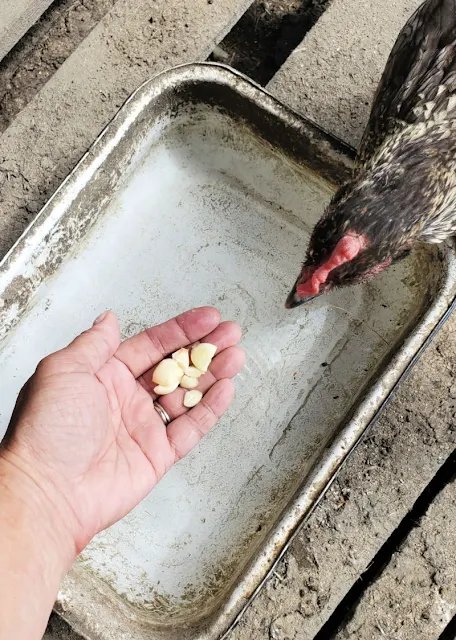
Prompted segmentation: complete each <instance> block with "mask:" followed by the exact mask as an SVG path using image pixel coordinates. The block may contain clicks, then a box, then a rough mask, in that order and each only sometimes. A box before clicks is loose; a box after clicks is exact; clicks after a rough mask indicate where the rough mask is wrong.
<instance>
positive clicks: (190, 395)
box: [184, 389, 203, 409]
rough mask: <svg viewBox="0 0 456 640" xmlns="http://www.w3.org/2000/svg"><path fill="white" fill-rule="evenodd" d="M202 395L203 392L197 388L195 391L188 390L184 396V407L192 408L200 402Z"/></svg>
mask: <svg viewBox="0 0 456 640" xmlns="http://www.w3.org/2000/svg"><path fill="white" fill-rule="evenodd" d="M202 397H203V394H202V393H201V391H198V390H197V389H194V390H193V391H187V393H186V394H185V396H184V407H187V409H191V408H192V407H194V406H195V405H197V404H198V402H199V401H200V400H201V398H202Z"/></svg>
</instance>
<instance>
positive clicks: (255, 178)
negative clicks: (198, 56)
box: [0, 65, 455, 640]
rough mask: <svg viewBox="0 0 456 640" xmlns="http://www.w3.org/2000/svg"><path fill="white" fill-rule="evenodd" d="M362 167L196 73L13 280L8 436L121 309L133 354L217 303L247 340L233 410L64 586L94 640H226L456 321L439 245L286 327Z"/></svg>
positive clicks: (226, 80)
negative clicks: (23, 409)
mask: <svg viewBox="0 0 456 640" xmlns="http://www.w3.org/2000/svg"><path fill="white" fill-rule="evenodd" d="M344 151H346V150H345V149H344V148H343V146H342V145H340V144H339V143H337V141H334V140H332V139H330V138H329V137H327V136H326V135H325V134H324V133H322V132H320V131H318V130H317V129H315V128H314V127H313V126H312V125H311V124H309V123H305V122H304V121H302V120H301V119H300V118H298V117H297V116H295V115H294V114H293V113H292V112H290V111H288V110H287V109H286V108H284V107H283V106H281V105H280V104H279V103H277V102H276V101H275V100H274V99H273V98H271V97H270V96H269V95H268V94H267V93H265V92H264V91H263V90H261V89H259V88H258V87H256V86H255V85H253V84H252V83H251V82H249V81H248V80H246V79H244V78H242V77H241V76H239V75H238V74H235V73H233V72H230V71H228V70H227V69H224V68H222V67H220V66H215V65H191V66H185V67H180V68H178V69H176V70H172V71H170V72H167V73H165V74H162V75H161V76H158V77H157V78H156V79H154V80H152V81H150V82H149V83H146V84H145V85H144V86H143V87H141V88H140V89H139V90H138V91H137V92H136V93H135V94H134V96H133V97H132V98H131V99H130V100H129V101H128V102H127V104H126V105H125V106H124V107H123V109H122V110H121V112H120V113H119V115H118V116H117V117H116V119H115V120H114V121H113V122H112V123H111V124H110V125H109V127H108V128H107V130H106V131H105V133H104V134H103V135H102V136H101V138H100V139H99V140H98V141H97V143H96V144H95V145H94V147H93V148H92V149H91V151H90V152H89V154H88V155H87V157H86V158H85V159H83V161H82V163H81V164H80V165H79V166H78V167H77V168H76V169H75V170H74V172H73V173H72V174H71V175H70V176H69V178H68V179H67V180H66V182H65V183H64V184H63V185H62V187H61V188H60V190H59V191H58V192H57V194H56V195H55V196H54V197H53V198H52V199H51V201H50V202H49V203H48V205H46V207H45V208H44V209H43V211H42V212H41V214H40V216H39V217H38V219H37V220H36V221H35V223H34V224H33V225H32V226H31V228H29V230H28V232H27V233H26V234H25V236H23V237H22V238H21V240H20V241H19V242H18V243H17V245H16V246H15V247H14V248H13V249H12V251H11V252H10V253H9V254H8V256H7V257H6V258H5V260H4V261H3V263H2V264H1V265H0V320H1V327H2V328H1V329H0V340H1V342H0V366H1V377H2V380H1V403H0V404H1V406H0V434H2V433H3V432H4V430H5V428H6V425H7V422H8V419H9V416H10V413H11V410H12V407H13V403H14V398H15V396H16V395H17V392H18V390H19V389H20V387H21V385H22V384H23V382H24V381H25V380H26V378H27V377H28V376H29V375H30V373H31V372H32V371H33V369H34V366H35V365H36V362H37V361H38V360H39V359H40V358H41V357H42V356H44V355H45V354H47V353H49V352H50V351H53V350H55V349H57V348H59V347H61V346H62V345H64V344H65V343H66V342H68V341H69V340H70V339H71V338H72V337H73V336H74V334H75V333H77V332H79V331H81V330H83V329H84V328H85V327H86V326H88V325H90V323H91V321H92V320H93V318H94V317H95V316H96V315H97V314H98V313H99V312H101V311H102V310H104V309H105V308H111V309H113V310H114V311H116V313H117V314H118V315H119V318H120V322H121V326H122V328H123V334H124V336H128V335H131V334H133V333H134V332H136V331H138V330H140V329H142V328H143V327H145V326H148V325H151V324H154V323H156V322H159V321H161V320H163V319H165V318H167V317H169V316H172V315H174V314H175V313H176V312H179V311H182V310H184V309H186V308H190V307H192V306H196V305H201V304H213V305H216V306H217V307H219V308H220V309H221V310H222V312H223V315H224V317H227V318H233V319H236V320H237V321H239V322H240V324H241V325H242V327H243V329H244V341H243V346H244V347H245V349H246V352H247V366H246V369H245V371H244V372H243V374H242V375H241V376H239V378H238V380H237V397H236V400H235V402H234V404H233V406H232V408H231V410H230V411H229V413H228V414H227V415H226V416H225V417H224V418H223V419H222V420H221V421H220V423H219V425H218V426H217V427H216V428H215V429H214V430H213V432H212V433H211V434H210V435H209V436H207V437H206V438H205V439H204V441H203V442H202V443H201V444H200V446H199V447H198V448H197V450H195V451H194V452H193V453H192V454H191V455H190V456H188V457H187V458H186V459H185V460H184V461H182V462H181V463H180V464H179V465H177V466H176V467H175V468H174V469H173V470H172V471H171V472H170V473H169V474H168V475H167V476H166V478H165V479H164V480H163V481H162V482H161V483H160V484H159V486H158V487H157V488H156V489H155V490H154V491H153V492H152V493H151V494H150V496H149V497H148V498H147V499H146V500H144V501H143V502H142V503H141V504H140V505H139V506H138V507H137V509H135V510H134V511H133V512H132V513H131V514H130V515H129V516H128V517H127V518H125V519H124V520H123V521H122V522H120V523H118V524H117V525H115V526H114V527H112V528H110V529H109V530H108V531H106V532H104V533H102V534H100V535H99V536H98V537H97V538H96V539H95V540H94V541H93V543H92V544H91V545H90V546H89V547H88V549H87V550H86V551H85V552H84V553H83V554H82V555H81V557H80V558H79V560H78V561H77V563H76V565H75V567H74V569H73V570H72V572H71V574H70V575H69V576H68V578H67V580H66V581H65V583H64V585H63V586H62V590H61V593H60V596H59V601H58V603H57V608H58V610H59V611H60V612H61V613H62V615H63V616H64V617H65V618H67V619H68V620H69V621H70V623H71V624H73V626H75V628H76V629H77V630H79V631H81V632H82V633H83V634H84V635H85V636H86V637H88V638H103V639H106V640H107V639H112V640H114V639H120V638H122V639H128V638H136V639H140V638H157V639H158V638H160V639H163V640H165V639H168V638H169V639H170V640H171V639H174V638H176V639H177V638H179V639H188V640H190V639H192V640H193V639H196V638H198V639H200V640H203V639H206V640H209V639H212V638H217V637H220V635H221V634H223V633H224V632H225V631H226V629H227V628H228V626H229V625H230V624H231V623H232V622H233V620H234V619H235V618H236V616H237V615H239V613H240V612H241V610H242V609H243V607H244V606H245V605H246V604H247V603H248V601H249V599H250V598H251V597H252V595H253V594H254V593H255V591H256V589H257V588H258V586H259V585H260V583H261V581H262V580H263V579H264V577H265V575H266V573H267V571H268V570H269V569H270V568H271V566H272V564H273V563H274V561H276V560H277V558H278V557H279V555H280V553H282V552H283V549H284V548H285V546H286V544H287V542H288V541H289V539H290V536H291V535H292V534H293V532H294V531H295V530H296V527H297V526H298V524H299V523H300V522H302V521H303V519H304V518H305V516H306V515H307V514H308V513H309V512H310V510H311V508H312V507H313V506H314V505H315V503H316V501H317V500H318V498H319V497H320V496H321V495H322V492H323V491H324V489H325V488H326V487H327V486H328V484H329V483H330V481H331V480H332V478H333V477H334V474H335V473H336V471H337V469H338V467H339V466H340V464H341V462H342V461H343V459H344V458H345V457H346V455H347V454H348V453H349V451H350V450H351V449H352V448H353V446H354V445H355V443H356V442H357V440H358V439H359V437H360V436H361V434H362V433H363V431H364V430H365V428H366V427H367V425H368V424H369V422H370V421H371V419H372V418H373V417H374V416H375V414H376V413H377V411H378V409H379V407H380V405H381V404H382V402H383V401H384V400H385V399H386V398H387V396H388V394H389V393H390V392H391V390H392V389H393V387H394V385H395V384H396V383H397V381H398V379H399V378H400V376H401V374H402V373H403V371H404V370H405V368H406V366H407V365H408V363H409V362H410V360H411V359H412V358H413V357H414V355H415V354H416V353H417V351H418V350H419V349H420V347H421V345H422V344H423V343H424V341H425V340H426V338H427V337H428V336H429V335H430V333H431V332H432V331H433V330H434V328H435V327H436V325H438V323H439V321H440V319H441V318H442V316H443V315H444V313H445V311H446V310H447V308H448V306H449V304H450V302H451V300H452V298H453V296H454V293H455V261H454V257H453V253H452V251H451V250H450V249H442V250H440V249H438V248H435V247H423V248H419V249H418V250H416V251H415V252H414V254H413V255H412V257H411V258H410V259H409V260H406V261H404V262H402V263H400V264H399V265H397V266H396V267H394V268H392V269H390V270H389V271H388V272H387V273H385V274H384V275H382V276H381V277H379V278H377V279H376V280H374V281H373V282H372V283H369V284H367V285H366V286H362V287H357V288H352V289H349V290H346V291H339V292H337V293H335V294H334V295H332V296H328V297H327V298H322V299H321V300H319V301H317V302H316V303H314V304H312V305H311V306H307V307H302V308H301V309H299V310H297V311H294V312H289V311H285V309H284V308H283V302H284V299H285V295H286V293H287V290H288V289H289V287H290V285H291V284H292V282H293V279H294V277H295V275H296V270H297V268H298V265H299V263H300V261H301V260H302V258H303V255H304V250H305V247H306V242H307V239H308V237H309V233H310V230H311V228H312V225H313V224H314V223H315V221H316V220H317V219H318V218H319V216H320V215H321V213H322V211H323V209H324V207H325V205H326V204H327V202H328V200H329V198H330V196H331V194H332V193H333V191H334V188H335V187H334V184H335V182H337V181H338V180H341V179H343V178H344V176H346V175H347V172H348V170H349V167H350V161H349V159H348V158H347V156H346V155H344ZM62 320H63V321H62ZM37 336H39V339H38V340H37V338H36V337H37Z"/></svg>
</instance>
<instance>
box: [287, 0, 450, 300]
mask: <svg viewBox="0 0 456 640" xmlns="http://www.w3.org/2000/svg"><path fill="white" fill-rule="evenodd" d="M455 233H456V0H427V1H426V2H424V3H423V4H422V5H421V7H420V8H419V9H418V10H417V11H416V12H415V13H414V14H413V15H412V17H411V18H410V20H409V21H408V22H407V24H406V25H405V27H404V28H403V30H402V32H401V33H400V35H399V37H398V39H397V41H396V44H395V46H394V48H393V50H392V52H391V54H390V57H389V60H388V63H387V65H386V68H385V71H384V74H383V76H382V79H381V81H380V84H379V87H378V89H377V93H376V95H375V98H374V104H373V108H372V111H371V115H370V119H369V122H368V125H367V128H366V130H365V133H364V136H363V139H362V142H361V146H360V150H359V153H358V157H357V162H356V166H355V170H354V174H353V178H352V179H351V180H350V182H348V183H347V184H345V185H344V186H343V187H341V189H339V191H338V192H337V193H336V195H335V196H334V198H333V199H332V201H331V203H330V204H329V206H328V208H327V210H326V211H325V213H324V215H323V217H322V218H321V220H320V221H319V222H318V223H317V225H316V226H315V228H314V230H313V232H312V235H311V239H310V242H309V247H308V250H307V255H306V260H305V262H304V265H303V267H302V269H301V272H300V274H299V276H298V278H297V280H296V283H295V285H294V287H293V289H292V291H291V292H290V294H289V296H288V299H287V302H286V306H287V307H288V308H292V307H295V306H298V305H300V304H302V303H303V302H306V301H308V300H310V299H312V298H314V297H316V296H317V295H321V294H322V293H325V292H328V291H330V290H331V289H333V288H335V287H341V286H348V285H352V284H358V283H360V282H364V281H366V280H369V279H370V278H372V277H374V276H375V275H376V274H378V273H380V272H381V271H383V269H385V268H386V267H388V266H389V265H390V264H392V263H393V262H396V261H397V260H400V259H402V258H403V257H405V256H406V255H407V254H408V253H409V252H410V250H411V248H412V247H413V245H414V243H415V242H420V241H421V242H430V243H440V242H442V241H444V240H445V239H446V238H448V237H449V236H452V235H453V234H455Z"/></svg>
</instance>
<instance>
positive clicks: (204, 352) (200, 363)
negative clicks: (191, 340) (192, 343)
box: [191, 342, 217, 373]
mask: <svg viewBox="0 0 456 640" xmlns="http://www.w3.org/2000/svg"><path fill="white" fill-rule="evenodd" d="M216 351H217V347H216V346H215V345H213V344H209V342H202V343H201V344H199V345H198V346H196V347H193V349H192V353H191V358H192V363H193V364H194V365H195V367H198V369H200V371H203V373H205V372H206V371H207V370H208V368H209V365H210V364H211V360H212V358H213V357H214V356H215V352H216Z"/></svg>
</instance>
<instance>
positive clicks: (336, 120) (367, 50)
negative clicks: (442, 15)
mask: <svg viewBox="0 0 456 640" xmlns="http://www.w3.org/2000/svg"><path fill="white" fill-rule="evenodd" d="M421 2H422V0H396V1H395V2H391V0H361V1H360V0H333V2H332V3H331V5H330V6H329V8H328V9H327V11H325V13H324V14H323V15H322V17H321V18H320V19H319V20H318V22H317V23H316V24H315V25H314V27H313V28H312V29H311V31H310V32H309V33H308V34H307V36H306V37H305V38H304V40H303V41H302V42H301V44H300V45H299V46H298V47H297V48H296V49H295V50H294V51H293V53H292V54H291V55H290V57H289V58H288V60H287V61H286V62H285V64H284V65H283V66H282V68H281V69H280V70H279V71H278V72H277V73H276V75H275V76H274V78H272V80H271V82H270V83H269V85H268V89H269V90H270V91H271V93H273V94H274V95H275V96H277V97H278V98H279V99H280V100H282V101H284V102H286V103H287V104H289V105H290V106H291V107H293V109H295V110H296V111H299V112H301V113H303V114H304V115H306V116H307V117H309V118H310V119H311V120H314V121H315V122H317V123H318V124H320V125H322V126H324V127H326V128H327V129H328V130H329V131H331V132H332V133H334V134H335V135H337V136H339V137H340V138H343V139H344V140H345V141H346V142H348V143H349V144H352V145H353V146H356V145H357V144H358V142H359V140H360V137H361V134H362V131H363V129H364V126H365V124H366V122H367V118H368V116H369V111H370V105H371V101H372V98H373V94H374V91H375V89H376V86H377V83H378V81H379V79H380V75H381V73H382V71H383V68H384V66H385V63H386V60H387V58H388V55H389V53H390V51H391V47H392V46H393V44H394V41H395V39H396V37H397V34H398V33H399V31H400V29H401V28H402V26H403V25H404V24H405V22H406V20H407V19H408V18H409V16H410V15H411V14H412V13H413V11H414V10H415V9H416V8H417V7H418V6H419V5H420V4H421Z"/></svg>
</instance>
